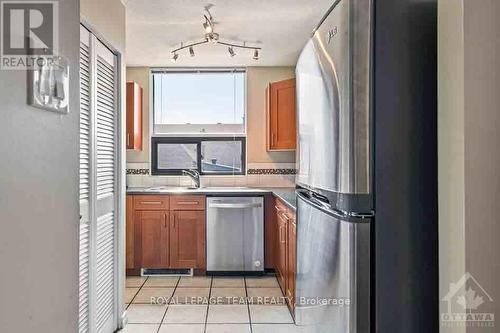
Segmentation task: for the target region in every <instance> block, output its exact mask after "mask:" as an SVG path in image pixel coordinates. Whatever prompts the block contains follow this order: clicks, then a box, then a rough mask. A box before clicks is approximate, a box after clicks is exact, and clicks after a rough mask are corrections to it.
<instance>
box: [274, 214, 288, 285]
mask: <svg viewBox="0 0 500 333" xmlns="http://www.w3.org/2000/svg"><path fill="white" fill-rule="evenodd" d="M277 221H278V233H277V234H278V235H277V236H278V242H277V260H276V268H277V269H278V282H279V284H280V286H281V289H282V290H283V293H286V275H287V257H286V252H287V242H286V238H287V220H286V215H285V214H284V212H282V211H279V210H278V211H277Z"/></svg>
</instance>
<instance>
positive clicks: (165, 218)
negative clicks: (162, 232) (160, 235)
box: [163, 213, 167, 229]
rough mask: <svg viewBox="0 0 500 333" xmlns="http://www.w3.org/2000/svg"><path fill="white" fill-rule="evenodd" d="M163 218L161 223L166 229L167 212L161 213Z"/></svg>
mask: <svg viewBox="0 0 500 333" xmlns="http://www.w3.org/2000/svg"><path fill="white" fill-rule="evenodd" d="M163 218H164V223H163V225H164V226H165V229H167V214H166V213H165V214H163Z"/></svg>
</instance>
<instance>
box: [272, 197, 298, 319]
mask: <svg viewBox="0 0 500 333" xmlns="http://www.w3.org/2000/svg"><path fill="white" fill-rule="evenodd" d="M275 221H276V234H275V237H276V239H275V244H276V246H275V257H274V264H275V268H276V273H277V277H278V283H279V285H280V287H281V290H282V291H283V294H284V295H285V296H286V297H287V304H288V306H289V307H290V309H291V310H292V313H293V310H294V308H295V278H296V272H297V226H296V217H295V211H294V210H293V209H291V208H289V207H287V206H286V205H285V204H284V203H282V202H281V201H280V200H279V199H276V204H275Z"/></svg>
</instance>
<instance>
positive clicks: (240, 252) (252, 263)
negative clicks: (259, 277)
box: [207, 197, 264, 272]
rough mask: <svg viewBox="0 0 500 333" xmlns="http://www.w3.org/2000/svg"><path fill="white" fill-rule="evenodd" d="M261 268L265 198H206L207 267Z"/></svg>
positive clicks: (227, 269) (221, 269)
mask: <svg viewBox="0 0 500 333" xmlns="http://www.w3.org/2000/svg"><path fill="white" fill-rule="evenodd" d="M263 270H264V198H263V197H208V198H207V271H209V272H250V271H253V272H258V271H263Z"/></svg>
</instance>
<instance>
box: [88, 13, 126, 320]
mask: <svg viewBox="0 0 500 333" xmlns="http://www.w3.org/2000/svg"><path fill="white" fill-rule="evenodd" d="M80 24H81V25H82V26H84V27H85V28H86V29H87V30H89V31H90V32H91V33H92V34H93V35H94V36H95V37H96V38H97V39H98V40H99V41H100V42H101V43H103V44H104V45H105V46H106V47H107V48H108V49H109V50H110V51H111V52H112V53H113V54H114V55H115V56H116V64H117V66H116V106H117V111H118V114H117V116H116V119H115V126H116V133H117V134H116V167H115V175H116V182H115V201H116V202H115V204H116V210H117V214H116V217H115V230H114V231H115V235H116V241H115V245H116V246H115V261H114V263H115V270H114V272H115V281H114V282H115V286H116V293H115V295H114V303H115V304H114V305H115V306H114V309H115V313H114V321H115V326H116V327H115V329H121V328H123V326H124V325H125V324H126V322H127V317H126V313H125V305H124V301H123V300H124V291H125V191H126V181H125V166H126V161H125V157H126V154H125V145H124V143H125V125H126V112H125V109H124V106H125V104H124V101H123V98H124V95H123V91H124V87H125V81H124V75H123V71H122V64H123V57H122V54H121V52H120V51H118V50H117V49H116V48H115V47H114V46H113V44H111V43H110V42H108V41H107V40H106V38H104V36H103V35H102V34H100V33H99V31H98V30H97V29H96V28H95V27H93V25H92V24H91V23H90V22H88V21H87V20H85V19H84V18H81V19H80ZM92 103H93V102H92ZM92 139H93V138H92ZM94 193H95V192H94ZM91 314H92V313H91ZM93 320H94V319H92V318H91V322H92V321H93Z"/></svg>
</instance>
